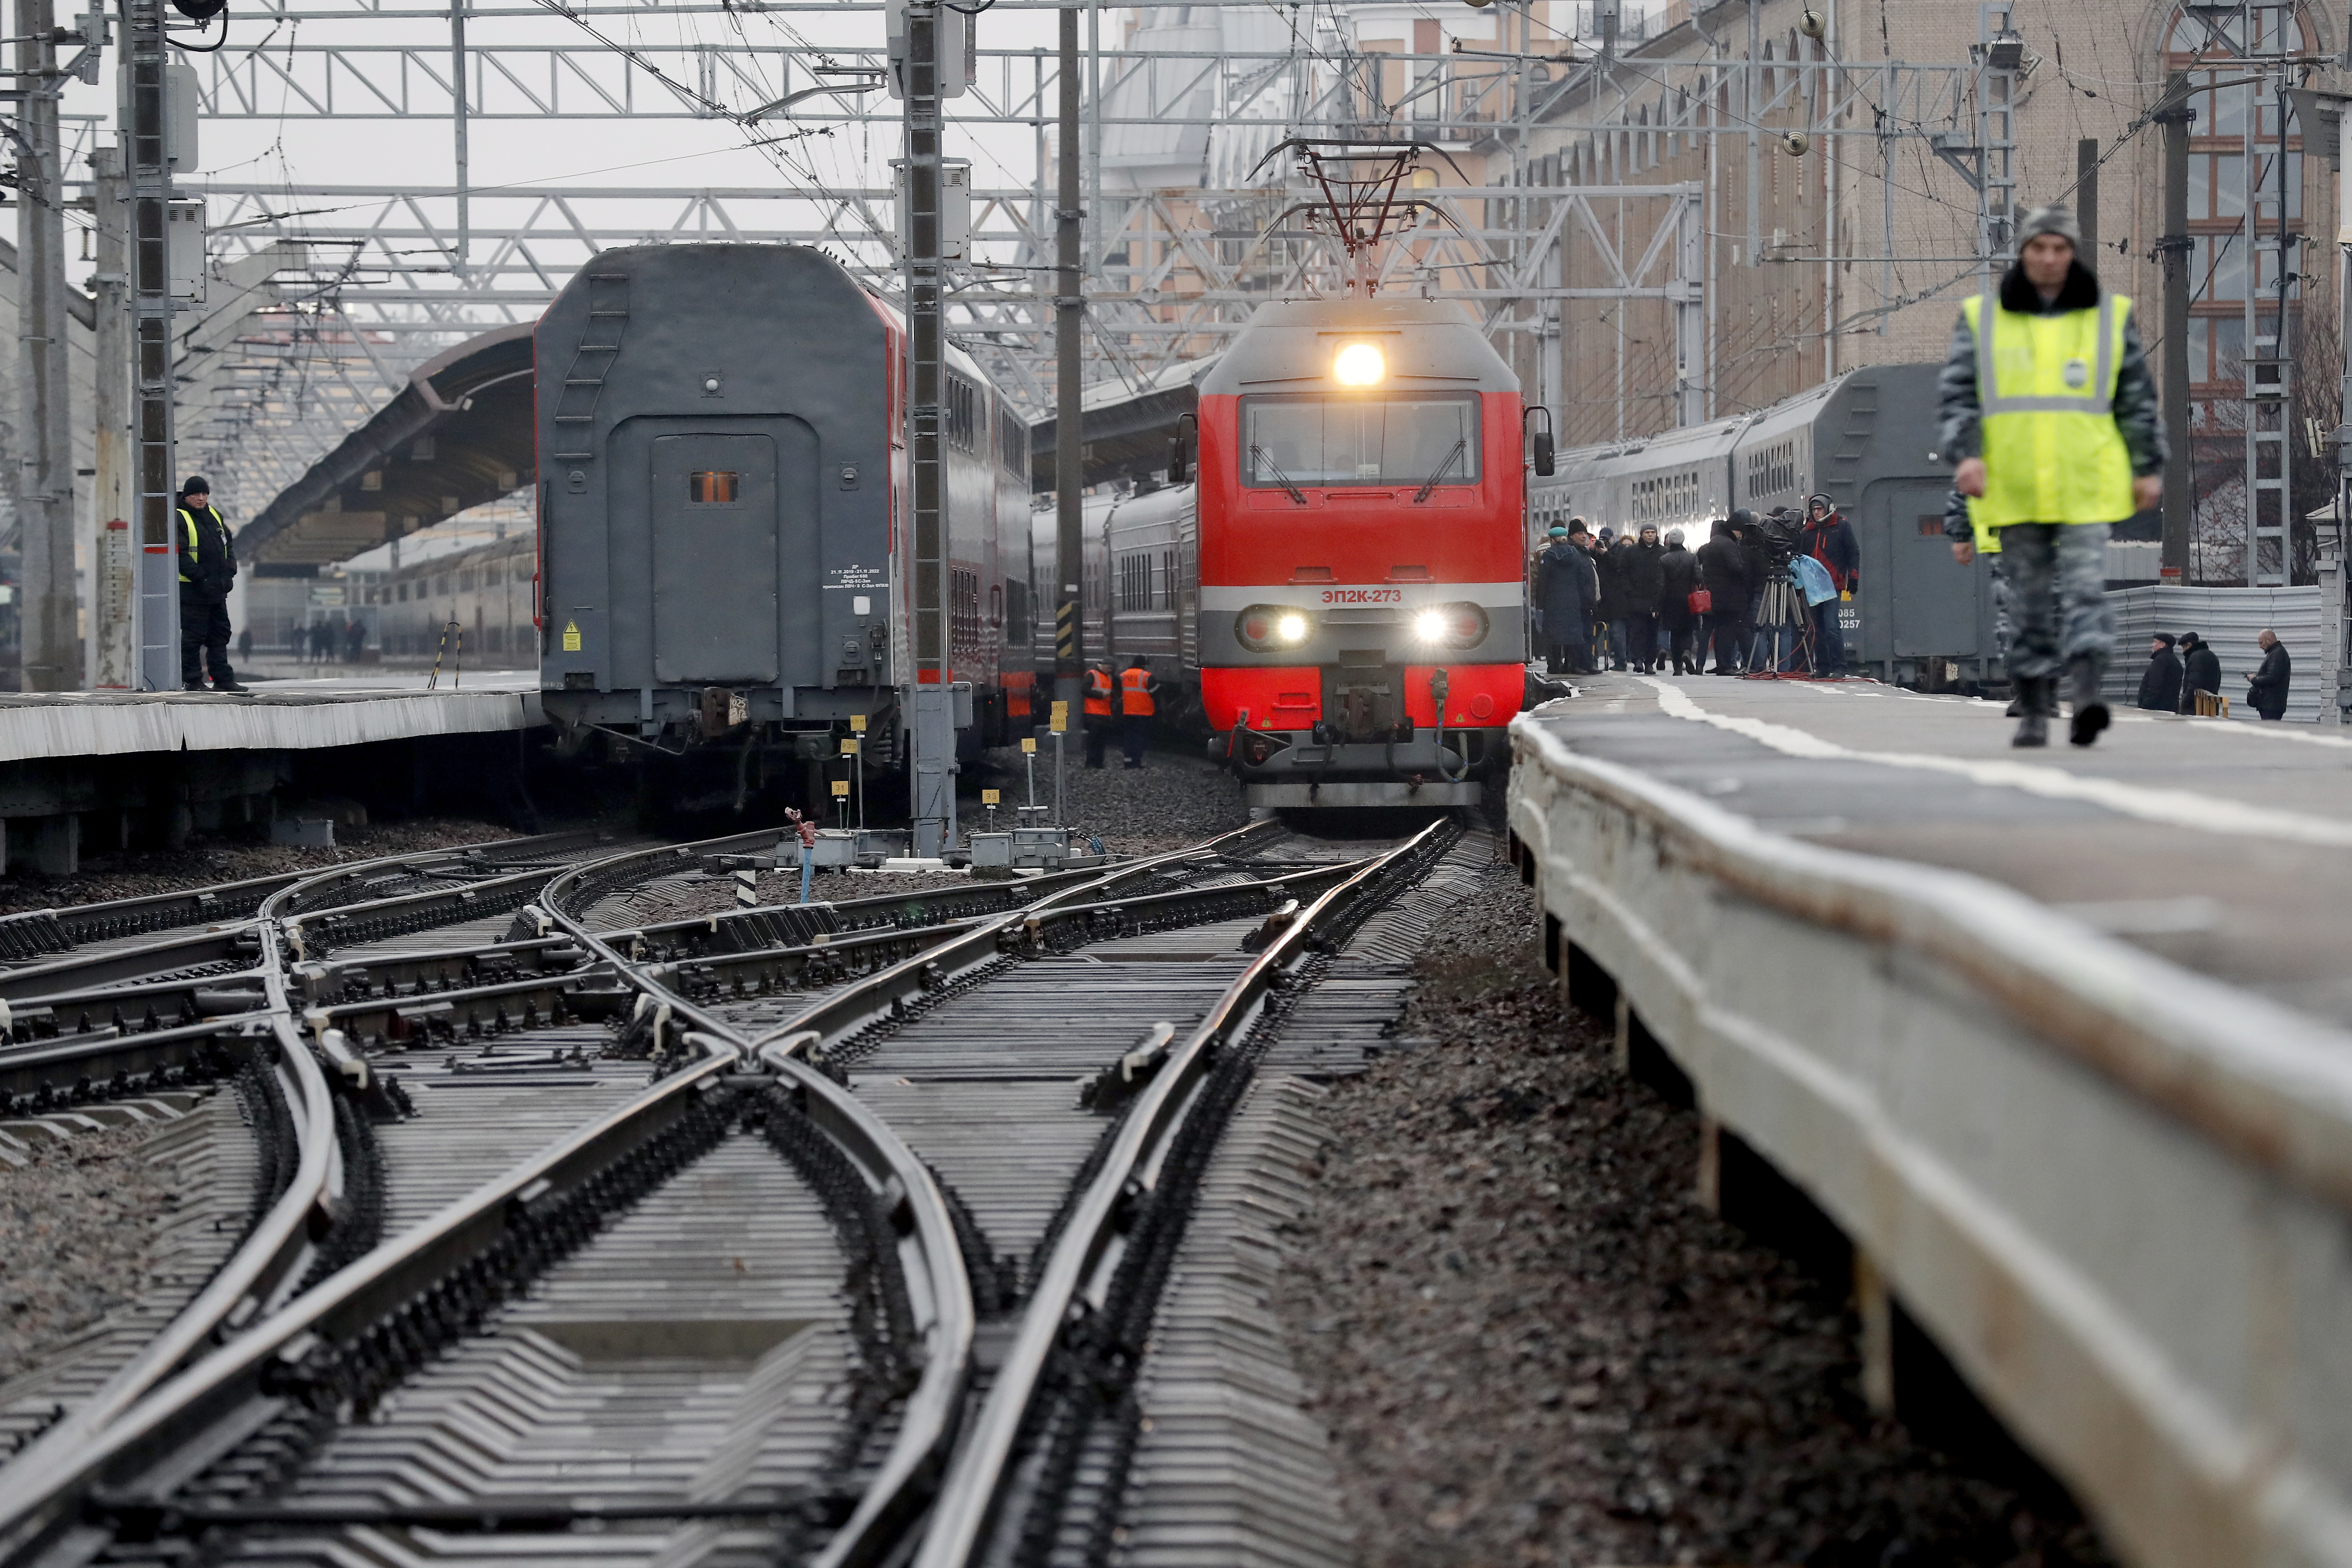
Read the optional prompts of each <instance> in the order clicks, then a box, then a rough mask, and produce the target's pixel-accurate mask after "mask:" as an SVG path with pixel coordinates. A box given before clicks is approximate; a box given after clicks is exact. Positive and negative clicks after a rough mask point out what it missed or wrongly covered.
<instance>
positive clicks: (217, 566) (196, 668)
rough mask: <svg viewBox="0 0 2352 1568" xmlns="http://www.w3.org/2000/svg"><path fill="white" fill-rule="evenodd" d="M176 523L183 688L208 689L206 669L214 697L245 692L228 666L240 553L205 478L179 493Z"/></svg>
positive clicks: (191, 689)
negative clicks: (233, 591) (230, 614)
mask: <svg viewBox="0 0 2352 1568" xmlns="http://www.w3.org/2000/svg"><path fill="white" fill-rule="evenodd" d="M173 521H175V522H177V523H178V524H179V525H180V541H179V543H180V684H181V686H182V687H184V688H185V689H187V690H190V691H202V690H203V689H205V666H206V665H207V664H208V665H210V666H211V668H212V677H213V685H212V689H214V690H215V691H243V690H245V688H244V687H242V686H239V685H238V684H237V683H236V671H235V670H233V669H231V668H229V663H228V591H229V589H230V588H231V587H232V586H234V585H235V584H236V550H235V549H234V548H232V547H231V546H230V544H229V537H228V520H227V519H226V518H225V517H223V516H221V514H220V513H219V512H217V511H215V510H213V488H212V486H211V484H210V483H209V482H207V481H206V480H205V478H204V476H203V475H201V474H198V475H196V476H194V477H193V478H191V479H189V480H188V481H187V482H186V483H185V484H184V485H182V486H181V487H180V505H179V509H178V510H177V511H176V512H175V513H174V514H173Z"/></svg>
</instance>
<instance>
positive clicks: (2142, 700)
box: [2139, 648, 2180, 713]
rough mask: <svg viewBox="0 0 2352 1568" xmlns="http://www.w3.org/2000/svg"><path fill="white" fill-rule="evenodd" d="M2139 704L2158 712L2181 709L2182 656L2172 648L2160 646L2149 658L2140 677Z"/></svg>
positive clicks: (2174, 711)
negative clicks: (2144, 671) (2145, 669)
mask: <svg viewBox="0 0 2352 1568" xmlns="http://www.w3.org/2000/svg"><path fill="white" fill-rule="evenodd" d="M2139 705H2140V706H2141V707H2143V708H2153V709H2154V710H2156V711H2158V713H2178V712H2179V711H2180V656H2179V654H2177V653H2175V652H2173V651H2172V650H2171V649H2170V648H2159V649H2158V650H2157V652H2156V653H2155V655H2154V656H2153V657H2151V658H2149V659H2148V661H2147V673H2145V674H2143V675H2142V676H2141V677H2140V678H2139Z"/></svg>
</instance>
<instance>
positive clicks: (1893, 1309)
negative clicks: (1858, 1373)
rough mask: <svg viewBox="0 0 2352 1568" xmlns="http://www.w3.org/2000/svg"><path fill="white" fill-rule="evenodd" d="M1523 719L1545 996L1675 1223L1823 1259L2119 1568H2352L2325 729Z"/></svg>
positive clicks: (1522, 763) (2336, 787)
mask: <svg viewBox="0 0 2352 1568" xmlns="http://www.w3.org/2000/svg"><path fill="white" fill-rule="evenodd" d="M1580 686H1581V690H1580V694H1579V695H1577V696H1575V697H1572V698H1569V699H1564V700H1559V701H1555V702H1551V703H1547V704H1545V705H1543V706H1542V707H1540V708H1538V709H1537V710H1534V711H1532V712H1531V713H1528V714H1525V715H1522V716H1521V717H1520V718H1519V719H1518V720H1517V721H1516V722H1515V723H1514V725H1513V727H1512V734H1513V744H1514V752H1515V766H1514V769H1513V773H1512V779H1511V785H1510V821H1511V829H1512V835H1513V840H1514V844H1513V848H1514V855H1515V857H1516V858H1517V860H1518V862H1519V864H1520V867H1521V869H1522V872H1523V874H1524V875H1526V876H1527V877H1528V879H1529V880H1531V881H1532V882H1534V883H1535V884H1536V886H1537V888H1538V893H1539V896H1540V899H1541V902H1542V907H1543V910H1544V914H1545V917H1546V926H1545V945H1546V950H1547V956H1548V959H1549V961H1550V962H1551V963H1553V964H1554V965H1555V967H1556V968H1557V969H1558V970H1559V973H1560V975H1561V978H1562V981H1563V984H1565V986H1566V987H1567V989H1568V991H1569V994H1570V999H1571V1000H1572V1001H1574V1002H1575V1003H1576V1004H1577V1005H1580V1006H1581V1007H1583V1008H1585V1009H1586V1010H1587V1011H1588V1012H1598V1013H1600V1014H1601V1016H1604V1017H1606V1016H1611V1014H1612V1013H1613V1014H1614V1016H1615V1017H1616V1019H1617V1024H1618V1029H1619V1043H1620V1049H1621V1052H1622V1058H1623V1060H1624V1061H1625V1063H1626V1065H1627V1066H1628V1068H1630V1069H1631V1070H1633V1071H1635V1072H1637V1073H1640V1074H1642V1075H1643V1077H1645V1078H1647V1079H1649V1080H1650V1081H1652V1082H1654V1083H1656V1084H1659V1085H1661V1086H1663V1087H1664V1088H1665V1089H1667V1090H1668V1091H1669V1092H1672V1093H1675V1094H1687V1095H1689V1096H1690V1097H1691V1098H1692V1099H1693V1100H1695V1102H1696V1105H1697V1107H1698V1109H1699V1110H1700V1111H1701V1113H1702V1125H1703V1127H1704V1128H1705V1129H1706V1132H1705V1136H1704V1138H1703V1142H1702V1146H1701V1147H1700V1148H1698V1149H1696V1150H1694V1151H1693V1152H1692V1153H1693V1170H1694V1179H1695V1182H1696V1189H1697V1191H1698V1194H1699V1195H1700V1197H1701V1198H1702V1200H1703V1201H1705V1202H1707V1203H1709V1204H1712V1205H1717V1207H1719V1208H1720V1209H1721V1210H1722V1211H1723V1212H1725V1213H1726V1214H1727V1215H1735V1216H1737V1215H1742V1214H1745V1215H1751V1216H1752V1215H1781V1216H1783V1217H1785V1216H1786V1215H1788V1214H1789V1213H1790V1212H1791V1210H1792V1207H1793V1208H1794V1209H1796V1210H1801V1211H1802V1212H1805V1213H1811V1214H1815V1215H1819V1216H1822V1217H1824V1218H1826V1220H1827V1221H1829V1222H1830V1223H1831V1224H1832V1225H1833V1226H1835V1229H1836V1233H1837V1234H1839V1235H1841V1236H1842V1237H1843V1239H1844V1240H1845V1242H1847V1243H1849V1244H1850V1245H1851V1247H1852V1250H1853V1279H1854V1290H1855V1300H1856V1303H1857V1308H1858V1318H1859V1321H1860V1322H1861V1324H1862V1329H1863V1351H1864V1373H1865V1375H1864V1385H1865V1390H1866V1391H1868V1392H1871V1393H1872V1394H1874V1397H1879V1398H1886V1397H1890V1396H1891V1397H1892V1398H1893V1399H1894V1400H1895V1402H1896V1403H1897V1404H1898V1405H1899V1404H1900V1402H1901V1401H1902V1399H1903V1398H1904V1385H1902V1384H1898V1382H1897V1381H1896V1370H1895V1369H1896V1367H1897V1365H1898V1364H1905V1365H1907V1364H1911V1363H1906V1362H1905V1361H1904V1360H1903V1357H1902V1355H1901V1354H1900V1352H1899V1351H1898V1350H1897V1349H1895V1348H1894V1347H1896V1346H1898V1345H1899V1344H1900V1343H1901V1342H1902V1340H1903V1335H1904V1334H1906V1333H1912V1334H1915V1335H1916V1334H1925V1335H1926V1336H1927V1339H1928V1340H1929V1341H1930V1342H1932V1343H1933V1344H1934V1345H1935V1346H1936V1347H1937V1349H1939V1350H1940V1351H1941V1352H1943V1353H1944V1355H1946V1356H1947V1357H1948V1359H1949V1360H1950V1362H1951V1363H1952V1364H1953V1365H1954V1366H1955V1367H1957V1368H1958V1371H1959V1372H1960V1373H1961V1374H1962V1375H1963V1376H1964V1377H1965V1378H1966V1380H1967V1382H1968V1384H1969V1385H1970V1386H1971V1387H1972V1388H1974V1390H1975V1391H1976V1392H1977V1394H1979V1396H1980V1397H1981V1398H1982V1399H1983V1400H1984V1401H1985V1402H1986V1403H1987V1404H1988V1405H1990V1406H1991V1407H1992V1408H1993V1409H1994V1410H1995V1411H1996V1412H1997V1413H1998V1414H1999V1415H2000V1416H2001V1417H2002V1419H2003V1420H2004V1422H2005V1423H2006V1424H2007V1425H2008V1426H2009V1427H2010V1429H2011V1431H2012V1432H2013V1433H2014V1434H2016V1435H2017V1436H2018V1437H2019V1438H2020V1440H2021V1442H2023V1443H2024V1444H2025V1445H2026V1447H2028V1448H2030V1449H2031V1450H2032V1452H2034V1453H2035V1454H2036V1455H2037V1456H2038V1457H2040V1458H2042V1461H2043V1462H2044V1463H2046V1464H2047V1465H2049V1466H2050V1467H2051V1468H2052V1469H2053V1471H2055V1472H2056V1473H2057V1474H2058V1475H2059V1476H2060V1477H2061V1478H2062V1479H2064V1480H2065V1481H2066V1482H2067V1483H2068V1484H2069V1485H2070V1486H2071V1487H2072V1488H2073V1489H2074V1492H2075V1495H2076V1496H2077V1497H2078V1498H2079V1499H2080V1500H2082V1501H2083V1503H2084V1506H2085V1507H2086V1508H2087V1509H2088V1510H2090V1511H2091V1513H2092V1514H2093V1516H2094V1517H2095V1519H2096V1520H2097V1521H2098V1523H2099V1525H2100V1527H2101V1529H2102V1531H2104V1532H2105V1535H2106V1537H2107V1540H2108V1542H2110V1544H2111V1545H2112V1546H2113V1547H2114V1548H2115V1550H2116V1554H2117V1556H2118V1557H2119V1558H2121V1559H2123V1560H2125V1561H2127V1562H2132V1563H2138V1564H2143V1565H2152V1564H2161V1565H2165V1568H2176V1565H2177V1568H2204V1565H2209V1564H2214V1563H2266V1564H2281V1565H2284V1564H2289V1563H2294V1564H2313V1565H2316V1564H2322V1563H2326V1564H2335V1565H2338V1568H2352V1356H2347V1352H2346V1350H2345V1347H2346V1346H2347V1344H2352V1241H2347V1237H2352V976H2348V975H2347V971H2352V963H2347V961H2346V943H2345V942H2344V940H2343V938H2342V937H2341V935H2340V934H2339V933H2340V931H2341V923H2340V919H2339V917H2338V916H2337V910H2336V905H2337V904H2338V903H2340V898H2339V896H2338V893H2337V890H2338V889H2341V888H2343V887H2345V886H2347V873H2352V736H2345V735H2342V734H2339V733H2337V732H2332V731H2319V730H2317V729H2315V728H2313V727H2310V726H2304V725H2280V724H2250V723H2230V722H2225V721H2212V720H2207V721H2198V720H2182V719H2178V718H2173V717H2170V716H2165V717H2158V716H2155V715H2143V714H2140V713H2137V712H2136V711H2131V710H2125V711H2122V712H2120V713H2118V715H2117V722H2116V726H2115V728H2113V729H2112V730H2110V731H2108V732H2107V734H2106V735H2105V736H2104V737H2102V738H2101V740H2100V742H2099V743H2098V744H2097V745H2096V746H2095V747H2093V748H2089V749H2087V750H2080V751H2078V750H2075V749H2074V748H2071V747H2068V746H2066V745H2065V744H2064V743H2063V738H2062V741H2061V743H2060V744H2058V745H2056V746H2053V747H2052V748H2050V749H2049V750H2047V751H2042V752H2017V751H2014V750H2012V749H2011V747H2010V745H2009V734H2010V731H2011V729H2012V728H2013V727H2014V721H2010V720H2007V719H2005V718H2003V717H2002V716H2001V713H2000V708H1999V707H1998V706H1996V705H1993V704H1990V703H1981V702H1976V701H1971V700H1965V699H1960V698H1946V697H1932V696H1924V695H1920V694H1916V693H1911V692H1905V691H1900V690H1895V689H1887V688H1884V687H1879V686H1876V685H1874V684H1870V683H1865V682H1853V683H1828V682H1822V683H1813V682H1798V681H1783V682H1760V681H1759V682H1748V681H1740V680H1731V679H1714V678H1704V677H1694V678H1684V679H1664V678H1643V677H1632V676H1603V677H1597V678H1585V679H1582V680H1581V681H1580Z"/></svg>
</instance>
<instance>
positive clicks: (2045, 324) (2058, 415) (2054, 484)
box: [1937, 206, 2166, 746]
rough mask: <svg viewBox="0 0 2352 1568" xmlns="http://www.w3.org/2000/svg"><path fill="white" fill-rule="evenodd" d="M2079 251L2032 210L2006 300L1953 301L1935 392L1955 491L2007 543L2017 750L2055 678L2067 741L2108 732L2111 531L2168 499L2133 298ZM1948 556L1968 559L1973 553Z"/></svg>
mask: <svg viewBox="0 0 2352 1568" xmlns="http://www.w3.org/2000/svg"><path fill="white" fill-rule="evenodd" d="M2082 243H2083V235H2082V230H2081V229H2080V228H2079V227H2078V226H2076V225H2075V222H2074V215H2073V214H2072V213H2070V212H2068V211H2067V210H2066V209H2065V208H2063V207H2054V206H2053V207H2042V208H2040V209H2038V210H2036V211H2034V212H2032V213H2031V214H2029V215H2028V216H2027V217H2026V219H2025V222H2024V223H2023V224H2022V225H2021V226H2020V227H2019V229H2018V247H2019V248H2018V255H2017V262H2016V264H2015V265H2014V266H2012V267H2011V268H2010V269H2009V271H2008V274H2007V275H2006V276H2004V277H2003V278H2002V279H2001V281H2000V290H1999V291H1998V292H1997V293H1992V294H1984V295H1979V296H1978V297H1977V298H1975V299H1972V300H1967V301H1966V302H1964V303H1963V304H1962V305H1961V307H1960V320H1959V324H1958V326H1957V327H1955V328H1954V329H1953V331H1952V344H1951V352H1950V353H1949V354H1948V356H1947V358H1946V361H1945V363H1944V371H1943V374H1942V376H1941V378H1940V379H1939V381H1938V383H1937V395H1938V398H1939V401H1940V403H1941V405H1942V406H1941V409H1940V414H1941V417H1942V426H1943V429H1942V436H1941V439H1940V441H1939V443H1938V445H1939V447H1940V449H1941V450H1942V452H1943V454H1944V456H1945V458H1947V459H1948V460H1950V461H1951V462H1952V463H1954V464H1955V465H1956V467H1955V468H1953V471H1952V485H1953V488H1954V489H1958V491H1959V492H1960V493H1961V494H1962V495H1963V496H1966V497H1968V498H1969V521H1970V522H1971V523H1972V524H1974V525H1975V526H1976V527H1978V528H1981V529H1985V530H1990V531H1992V532H1993V533H1995V534H1997V535H1998V536H1999V538H2000V552H2001V560H2002V563H2003V569H2004V573H2005V574H2006V576H2007V577H2008V580H2009V604H2010V617H2011V638H2010V645H2009V674H2010V679H2011V682H2012V683H2013V684H2014V685H2015V686H2016V688H2017V695H2018V705H2019V708H2020V715H2019V719H2018V725H2017V734H2016V736H2015V738H2014V739H2013V741H2012V742H2011V744H2013V745H2019V746H2046V745H2048V744H2049V743H2050V720H2051V718H2052V716H2053V715H2054V714H2055V713H2056V712H2057V711H2058V681H2059V677H2060V676H2061V675H2062V674H2063V676H2064V677H2065V680H2066V696H2067V700H2069V701H2070V702H2072V703H2073V704H2074V721H2073V724H2072V727H2071V729H2070V731H2069V733H2068V739H2069V740H2071V741H2073V742H2074V744H2075V745H2078V746H2087V745H2089V744H2091V742H2094V741H2095V740H2097V739H2098V736H2099V731H2102V730H2104V729H2105V728H2106V727H2107V707H2106V702H2105V699H2104V698H2102V697H2101V695H2100V692H2099V684H2100V680H2101V679H2102V678H2103V677H2104V676H2105V673H2106V666H2107V658H2108V655H2109V654H2110V653H2111V652H2112V651H2113V649H2114V647H2115V618H2114V616H2113V614H2112V612H2111V611H2110V610H2109V608H2108V606H2107V600H2106V578H2107V566H2106V553H2107V529H2108V525H2109V524H2111V523H2116V522H2121V521H2124V520H2125V519H2126V518H2129V517H2130V516H2131V515H2132V514H2133V513H2135V512H2138V511H2145V510H2147V509H2149V508H2151V507H2153V506H2155V505H2156V504H2157V502H2158V500H2159V499H2161V497H2162V495H2163V490H2164V479H2163V474H2164V460H2165V455H2166V447H2165V438H2164V417H2163V413H2162V410H2161V409H2160V408H2159V407H2158V403H2157V395H2156V384H2155V382H2154V380H2153V379H2152V378H2151V377H2150V376H2149V375H2148V372H2147V356H2146V355H2145V354H2144V353H2142V352H2141V350H2140V342H2139V329H2138V325H2137V322H2136V321H2134V319H2133V316H2132V308H2131V301H2130V300H2128V299H2126V298H2125V297H2124V296H2123V295H2121V294H2115V293H2110V292H2108V291H2107V290H2106V289H2104V288H2102V287H2101V286H2100V283H2099V279H2098V277H2097V275H2096V274H2095V273H2094V272H2093V271H2092V270H2091V268H2089V267H2088V266H2086V265H2084V262H2083V260H2082V258H2081V257H2080V256H2079V255H2078V254H2077V253H2078V252H2079V251H2080V250H2081V249H2082ZM1952 555H1953V558H1954V559H1955V560H1958V561H1959V562H1961V563H1963V564H1965V563H1968V562H1970V561H1973V560H1974V559H1975V558H1976V546H1975V544H1974V542H1973V541H1972V540H1955V541H1954V542H1953V543H1952Z"/></svg>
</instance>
